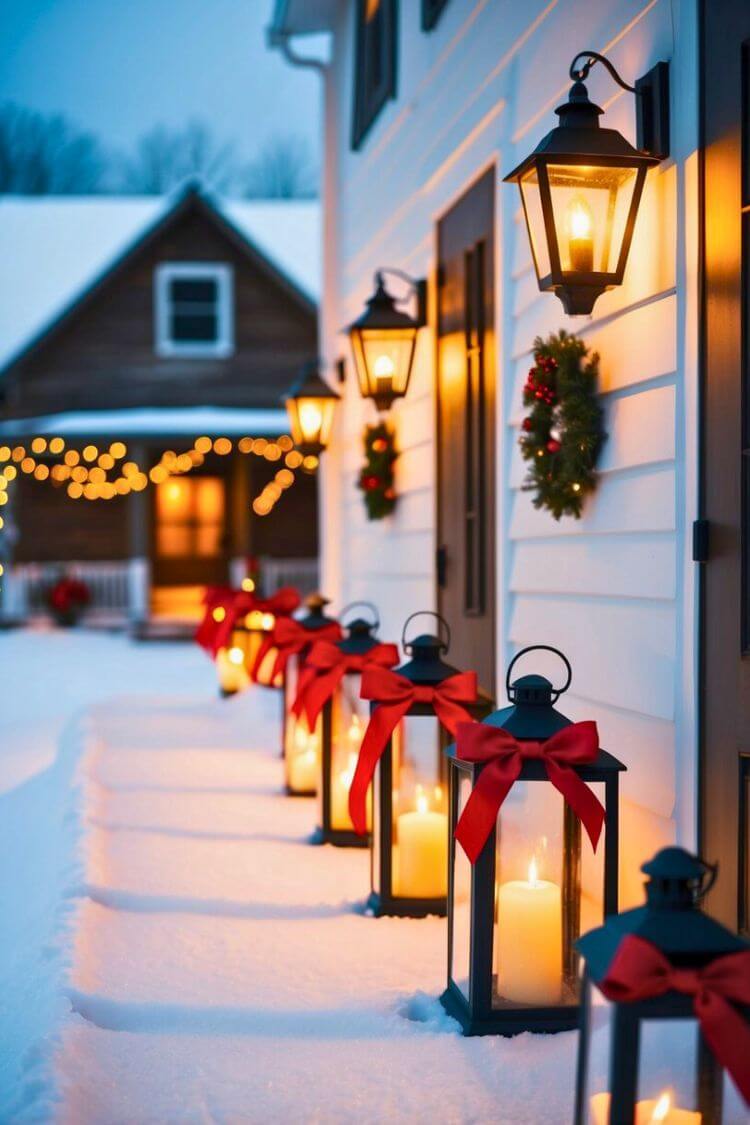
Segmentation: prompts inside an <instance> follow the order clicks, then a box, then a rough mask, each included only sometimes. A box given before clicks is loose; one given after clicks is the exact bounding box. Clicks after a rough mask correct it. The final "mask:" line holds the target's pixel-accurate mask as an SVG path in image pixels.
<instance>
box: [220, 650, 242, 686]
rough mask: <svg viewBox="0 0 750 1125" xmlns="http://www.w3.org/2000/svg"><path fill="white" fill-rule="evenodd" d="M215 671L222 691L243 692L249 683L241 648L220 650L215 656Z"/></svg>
mask: <svg viewBox="0 0 750 1125" xmlns="http://www.w3.org/2000/svg"><path fill="white" fill-rule="evenodd" d="M216 671H217V673H218V676H219V686H220V687H221V689H222V691H227V692H235V691H244V690H245V688H246V687H247V686H248V685H249V683H250V677H249V676H248V674H247V670H246V668H245V654H244V652H243V651H242V649H241V648H237V647H234V646H233V647H232V648H220V649H219V651H218V652H217V654H216Z"/></svg>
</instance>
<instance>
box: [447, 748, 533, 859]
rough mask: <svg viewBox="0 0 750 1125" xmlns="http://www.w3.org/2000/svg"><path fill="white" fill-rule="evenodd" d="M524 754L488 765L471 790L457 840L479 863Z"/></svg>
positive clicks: (457, 833) (519, 769) (467, 853)
mask: <svg viewBox="0 0 750 1125" xmlns="http://www.w3.org/2000/svg"><path fill="white" fill-rule="evenodd" d="M521 764H522V763H521V756H520V754H515V753H511V754H509V755H508V756H507V757H504V758H502V759H500V758H496V759H495V760H494V761H491V762H488V763H487V765H486V766H485V767H484V769H483V770H482V772H481V773H480V775H479V778H478V780H477V783H476V785H475V786H474V788H473V789H472V791H471V795H470V796H469V799H468V801H467V802H466V806H465V808H464V811H463V812H462V813H461V816H460V817H459V819H458V824H457V825H456V832H455V835H456V840H457V841H458V843H459V844H460V845H461V847H462V848H463V849H464V851H465V852H466V855H467V856H468V858H469V860H470V861H471V863H476V861H477V860H478V859H479V856H480V855H481V853H482V848H483V847H484V845H485V844H486V843H487V840H488V839H489V837H490V833H491V832H492V829H493V828H494V827H495V823H496V821H497V814H498V812H499V810H500V806H501V805H502V803H503V801H504V800H505V798H506V797H507V796H508V793H509V792H510V789H511V787H512V785H513V783H514V781H515V780H516V778H517V777H518V775H519V774H520V772H521Z"/></svg>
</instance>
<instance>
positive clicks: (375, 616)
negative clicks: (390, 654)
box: [339, 602, 380, 632]
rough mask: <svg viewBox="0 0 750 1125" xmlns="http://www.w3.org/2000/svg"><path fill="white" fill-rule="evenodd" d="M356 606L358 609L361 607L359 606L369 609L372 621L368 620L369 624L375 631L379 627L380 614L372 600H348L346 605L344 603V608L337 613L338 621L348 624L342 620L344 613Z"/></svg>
mask: <svg viewBox="0 0 750 1125" xmlns="http://www.w3.org/2000/svg"><path fill="white" fill-rule="evenodd" d="M357 607H359V608H360V609H361V608H363V607H364V608H365V609H369V611H370V613H371V615H372V621H371V622H370V624H371V625H372V628H373V630H374V631H375V632H377V630H378V629H379V628H380V614H379V613H378V609H377V606H376V605H374V603H373V602H349V603H348V604H347V605H345V606H344V608H343V609H342V610H341V611H340V613H339V622H340V623H341V624H342V625H347V624H348V622H346V621H345V620H344V617H345V616H346V614H347V613H349V612H350V611H351V610H353V609H356V608H357Z"/></svg>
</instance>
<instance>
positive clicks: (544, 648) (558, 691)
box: [505, 645, 573, 703]
mask: <svg viewBox="0 0 750 1125" xmlns="http://www.w3.org/2000/svg"><path fill="white" fill-rule="evenodd" d="M527 652H554V654H555V656H559V657H560V659H561V660H562V662H563V664H564V665H565V667H566V669H567V672H568V676H567V679H566V680H565V683H564V684H563V686H562V687H559V688H552V695H553V697H554V698H553V699H552V703H557V701H558V699H559V698H560V696H561V695H562V694H563V692H566V691H567V690H568V688H569V687H570V684H571V681H572V679H573V669H572V668H571V666H570V661H569V660H568V658H567V656H565V654H564V653H562V652H560V649H559V648H554V647H553V646H552V645H527V647H526V648H522V649H521V651H520V652H517V653H516V655H515V656H514V657H513V659H512V660H511V662H510V664H509V665H508V671H507V673H506V676H505V690H506V692H507V693H508V699H509V700H510V701H511V703H514V702H515V695H516V692H515V688H514V687H513V684H512V683H511V682H510V674H511V672H512V671H513V666H514V665H515V664H517V663H518V661H519V660H520V659H521V657H522V656H525V655H526V653H527Z"/></svg>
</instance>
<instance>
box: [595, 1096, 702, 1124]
mask: <svg viewBox="0 0 750 1125" xmlns="http://www.w3.org/2000/svg"><path fill="white" fill-rule="evenodd" d="M610 1100H611V1099H610V1095H609V1094H606V1093H605V1094H594V1096H593V1098H592V1099H591V1103H590V1104H591V1117H592V1122H593V1125H609V1103H610ZM702 1117H703V1115H702V1114H700V1113H696V1112H694V1111H693V1110H690V1109H680V1108H679V1106H673V1105H672V1098H671V1096H670V1094H669V1093H668V1092H667V1091H665V1092H664V1093H663V1094H661V1096H660V1097H658V1098H649V1099H647V1100H645V1101H641V1102H638V1103H637V1104H636V1107H635V1125H701V1121H702Z"/></svg>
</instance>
